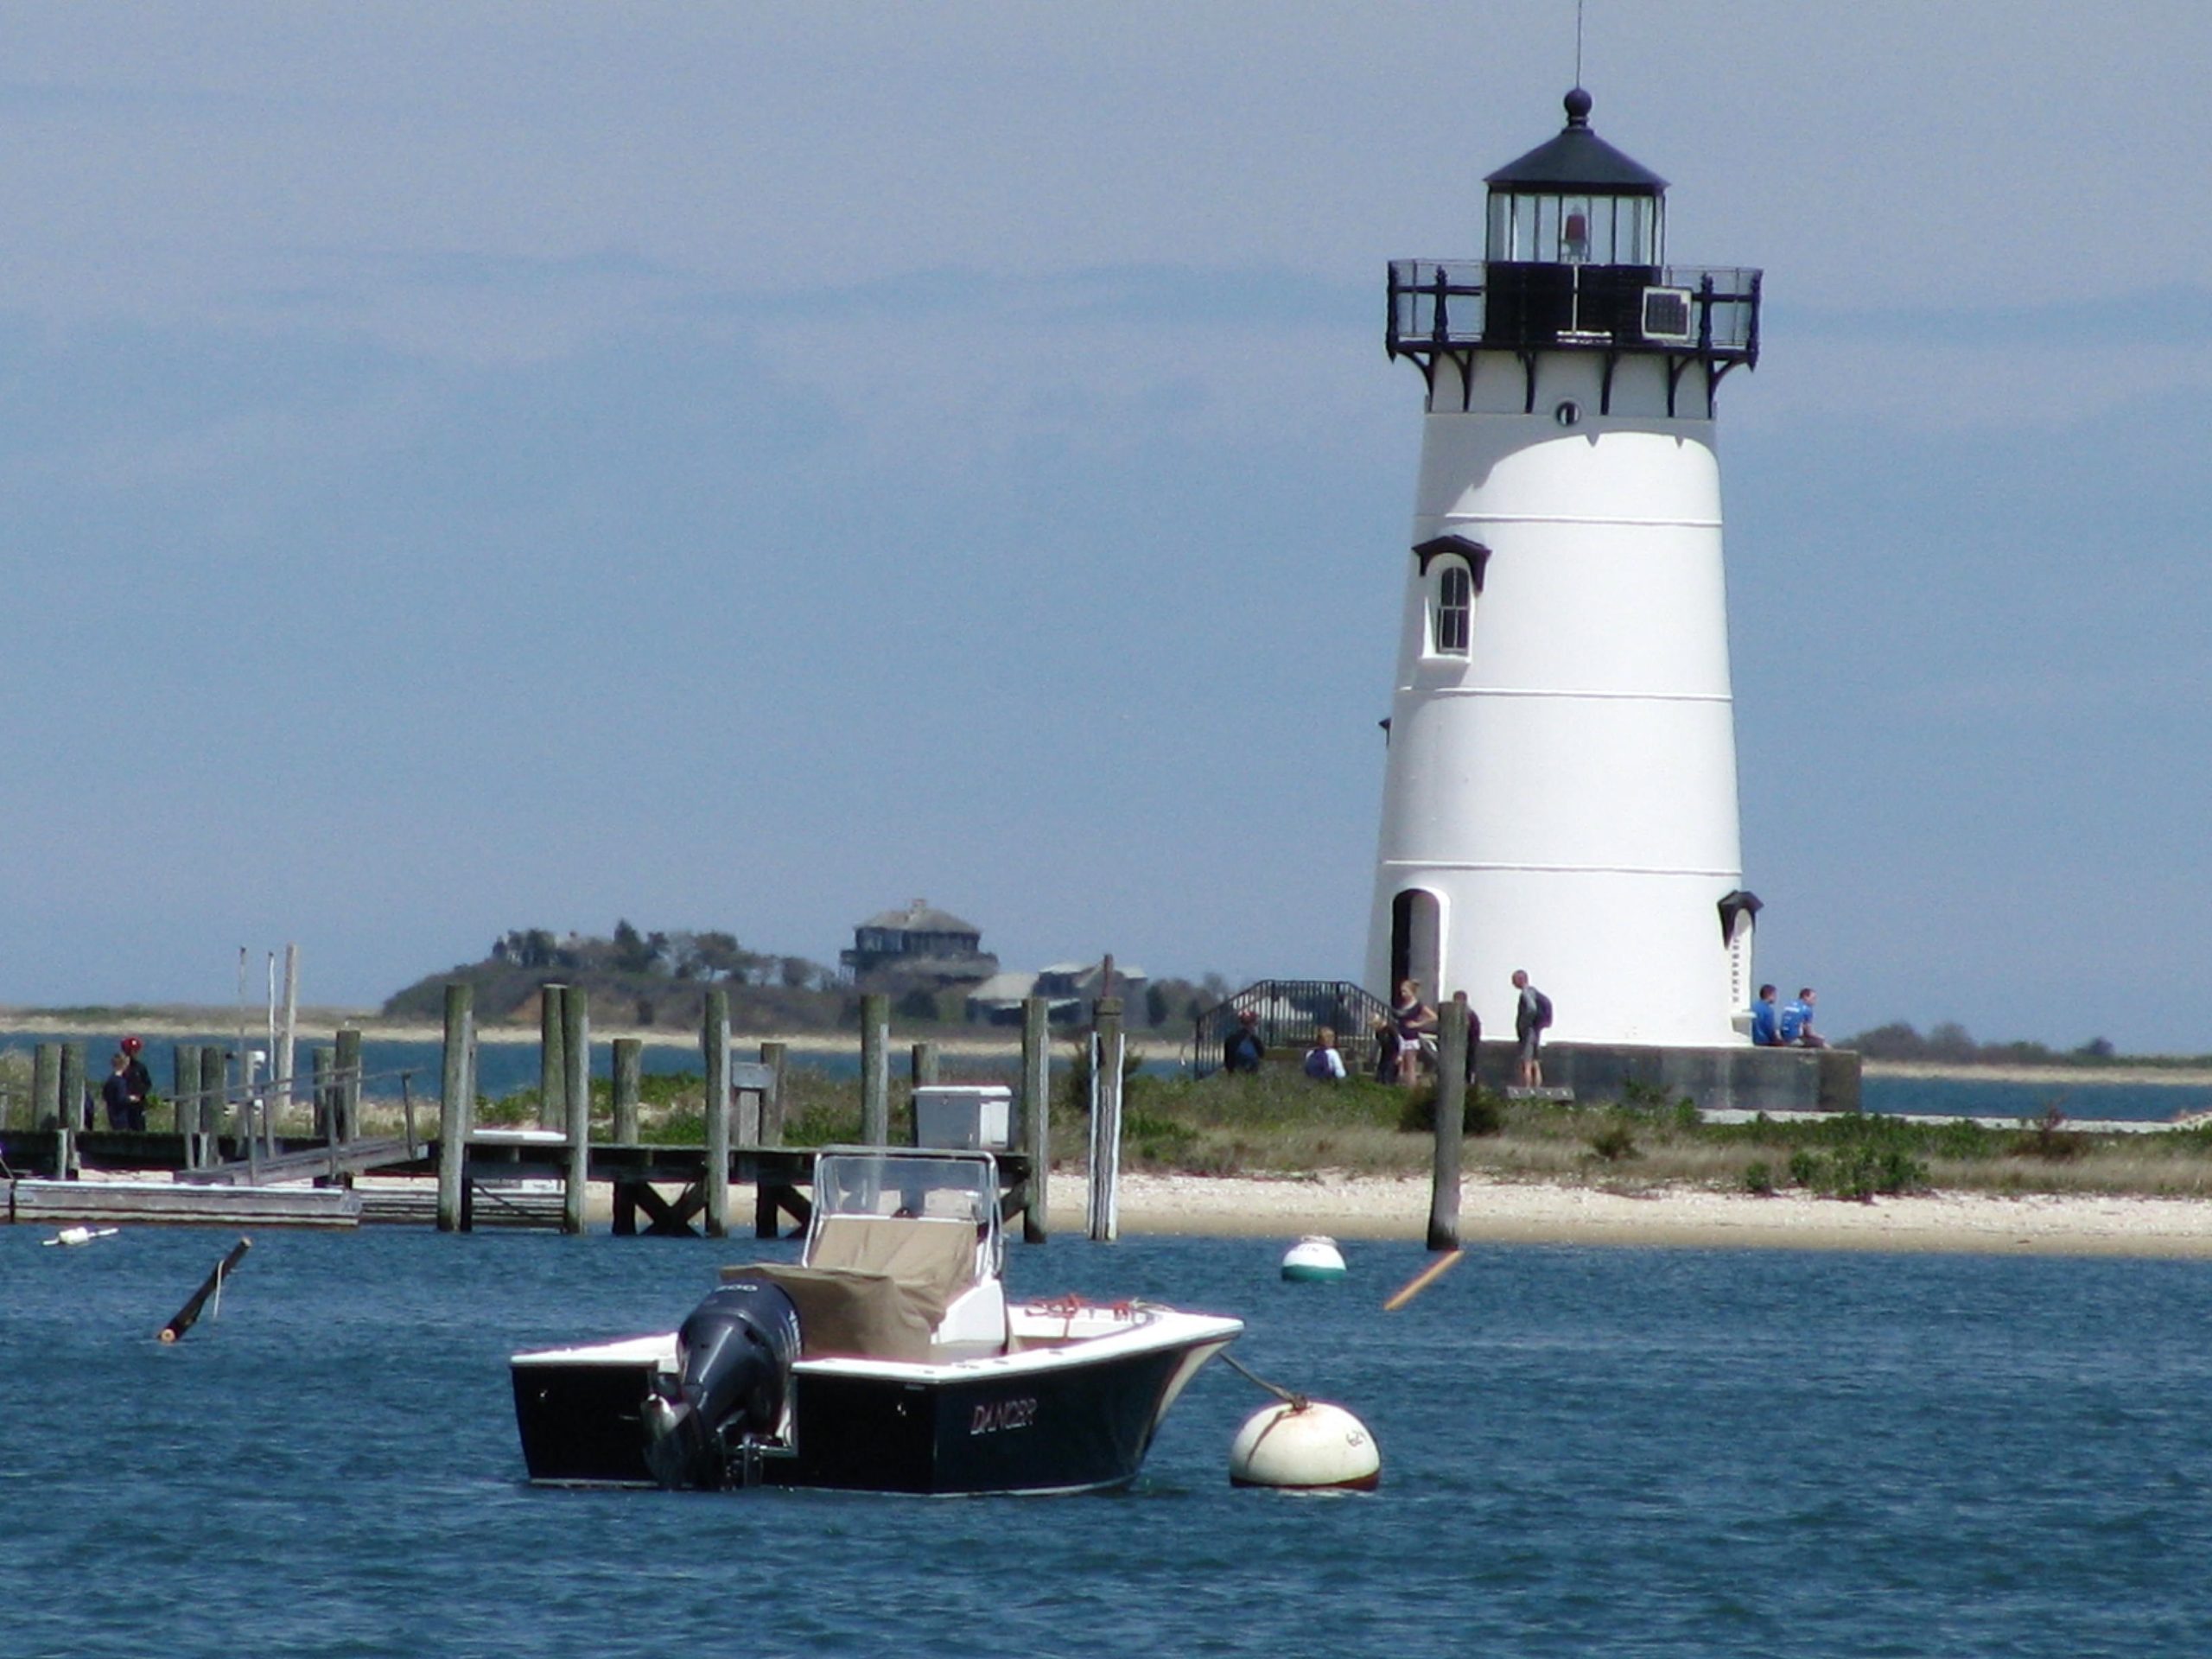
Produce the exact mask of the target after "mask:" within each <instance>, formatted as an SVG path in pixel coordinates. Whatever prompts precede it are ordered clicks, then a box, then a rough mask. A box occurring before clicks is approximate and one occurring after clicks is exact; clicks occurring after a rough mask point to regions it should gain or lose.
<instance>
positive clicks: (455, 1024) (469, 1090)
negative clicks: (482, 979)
mask: <svg viewBox="0 0 2212 1659" xmlns="http://www.w3.org/2000/svg"><path fill="white" fill-rule="evenodd" d="M475 996H476V990H475V987H474V986H472V985H470V984H468V983H467V982H464V981H461V980H452V981H449V982H448V983H447V985H446V1040H445V1066H444V1070H443V1071H442V1073H441V1074H440V1075H441V1082H440V1088H439V1096H438V1230H439V1231H440V1232H442V1233H452V1232H458V1231H460V1230H461V1223H462V1215H461V1210H462V1198H463V1196H464V1195H465V1193H466V1192H467V1186H468V1133H469V1130H470V1128H472V1127H473V1122H474V1118H475V1116H476V1113H475V1110H474V1108H475V1104H476V1102H475V1099H474V1080H473V1079H472V1077H471V1076H470V1070H471V1068H470V1065H469V1062H470V1060H471V1059H472V1058H474V1054H473V1045H472V1042H471V1039H472V1037H473V1035H474V1031H473V1027H474V1023H475V1020H474V1002H475Z"/></svg>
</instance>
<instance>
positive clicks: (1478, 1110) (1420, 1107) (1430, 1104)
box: [1383, 1083, 1505, 1135]
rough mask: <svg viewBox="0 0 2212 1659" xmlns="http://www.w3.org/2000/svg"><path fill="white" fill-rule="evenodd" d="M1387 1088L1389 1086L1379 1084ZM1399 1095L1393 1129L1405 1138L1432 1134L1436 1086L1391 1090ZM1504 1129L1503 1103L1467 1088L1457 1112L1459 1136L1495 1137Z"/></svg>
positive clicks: (1488, 1093)
mask: <svg viewBox="0 0 2212 1659" xmlns="http://www.w3.org/2000/svg"><path fill="white" fill-rule="evenodd" d="M1383 1086H1384V1087H1388V1086H1389V1085H1387V1084H1386V1085H1383ZM1394 1092H1395V1093H1396V1094H1398V1095H1399V1096H1400V1097H1401V1098H1400V1103H1399V1108H1398V1114H1397V1128H1398V1129H1399V1130H1400V1131H1401V1132H1402V1133H1403V1134H1406V1135H1434V1134H1435V1133H1436V1092H1437V1091H1436V1085H1435V1084H1433V1083H1429V1084H1422V1085H1421V1087H1420V1088H1417V1089H1406V1090H1394ZM1504 1128H1505V1102H1504V1101H1503V1099H1501V1098H1500V1097H1499V1096H1497V1095H1495V1094H1492V1093H1491V1091H1490V1090H1487V1089H1480V1088H1477V1089H1470V1090H1467V1096H1466V1099H1465V1103H1463V1104H1462V1106H1461V1107H1460V1110H1459V1133H1460V1134H1462V1135H1497V1134H1500V1133H1502V1132H1503V1130H1504Z"/></svg>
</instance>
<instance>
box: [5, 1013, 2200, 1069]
mask: <svg viewBox="0 0 2212 1659" xmlns="http://www.w3.org/2000/svg"><path fill="white" fill-rule="evenodd" d="M253 1016H254V1017H253V1018H252V1019H251V1020H249V1022H248V1023H247V1026H246V1028H245V1029H246V1034H247V1035H248V1036H251V1035H253V1034H254V1033H257V1032H262V1031H265V1030H266V1029H267V1014H265V1013H264V1011H263V1010H261V1009H258V1008H257V1009H255V1010H253ZM340 1026H358V1027H360V1029H361V1031H362V1033H363V1034H364V1035H365V1036H367V1037H370V1038H373V1039H380V1040H383V1041H385V1042H395V1043H435V1042H440V1041H442V1040H443V1039H444V1036H445V1033H444V1031H443V1029H442V1028H441V1027H437V1026H434V1025H428V1024H425V1023H423V1022H422V1021H419V1020H385V1019H383V1018H381V1017H380V1016H378V1015H376V1014H363V1013H360V1012H359V1011H357V1010H353V1009H347V1008H328V1007H315V1008H302V1009H301V1010H300V1014H299V1028H300V1031H301V1032H302V1034H303V1035H312V1036H313V1037H314V1038H315V1039H316V1040H323V1039H325V1037H326V1035H327V1033H330V1032H334V1031H335V1030H337V1029H338V1027H340ZM237 1028H238V1014H237V1011H236V1010H235V1009H228V1008H160V1009H147V1008H117V1009H114V1010H112V1011H111V1012H104V1013H103V1014H100V1015H99V1016H97V1017H80V1016H78V1015H75V1014H52V1013H48V1012H44V1011H41V1010H38V1009H34V1008H6V1007H0V1029H6V1030H8V1031H11V1032H15V1033H21V1034H22V1035H25V1036H33V1037H109V1036H114V1035H116V1034H118V1033H121V1032H123V1031H125V1030H129V1031H133V1032H136V1033H138V1034H139V1035H140V1036H142V1037H191V1036H200V1035H206V1034H208V1033H219V1032H224V1031H235V1030H236V1029H237ZM735 1034H736V1036H737V1038H738V1040H740V1041H741V1042H743V1043H746V1044H748V1045H750V1044H753V1043H759V1042H778V1043H783V1044H785V1046H788V1047H789V1049H790V1050H791V1052H792V1053H793V1054H795V1055H805V1054H822V1053H851V1052H855V1051H856V1050H857V1049H858V1047H859V1046H860V1038H859V1035H858V1033H854V1032H849V1031H799V1032H769V1033H761V1034H760V1035H758V1036H756V1035H754V1034H753V1033H751V1032H741V1033H735ZM592 1035H593V1037H594V1039H596V1040H599V1041H602V1042H603V1041H607V1040H608V1039H613V1038H616V1037H634V1038H636V1039H639V1041H641V1042H644V1043H645V1044H647V1045H649V1046H652V1047H655V1048H690V1049H696V1047H697V1046H698V1044H699V1039H698V1035H697V1033H695V1032H689V1031H674V1030H671V1029H669V1028H668V1027H664V1026H637V1025H632V1024H625V1023H619V1022H609V1023H607V1024H605V1025H601V1024H597V1023H594V1026H593V1028H592ZM1054 1037H1055V1039H1057V1040H1063V1041H1064V1040H1065V1033H1060V1032H1057V1031H1056V1032H1055V1033H1054ZM476 1039H477V1040H478V1041H479V1042H481V1043H499V1044H521V1043H534V1042H536V1041H537V1027H535V1026H531V1025H520V1024H515V1025H480V1026H479V1027H477V1028H476ZM893 1039H894V1041H897V1042H931V1043H935V1044H936V1045H937V1046H938V1052H939V1053H941V1054H945V1055H952V1056H967V1057H971V1058H1012V1057H1014V1056H1017V1055H1019V1054H1020V1052H1021V1042H1020V1038H1019V1037H1018V1036H1016V1035H1014V1033H1011V1032H1008V1033H1005V1034H1003V1035H1001V1034H999V1033H991V1034H988V1035H982V1034H979V1035H976V1036H964V1035H963V1036H952V1035H945V1034H943V1033H924V1034H920V1035H915V1034H912V1033H894V1038H893ZM1129 1040H1130V1042H1131V1044H1132V1045H1133V1046H1135V1047H1137V1048H1139V1049H1141V1050H1147V1051H1150V1050H1156V1049H1166V1050H1168V1051H1170V1052H1173V1051H1176V1050H1179V1049H1181V1048H1182V1047H1183V1046H1185V1045H1184V1039H1183V1038H1182V1036H1181V1035H1180V1033H1179V1030H1178V1031H1177V1032H1175V1033H1173V1034H1171V1033H1167V1032H1161V1031H1154V1030H1152V1029H1149V1028H1140V1029H1137V1030H1135V1031H1132V1032H1131V1033H1129ZM1863 1067H1864V1075H1866V1077H1909V1078H1915V1079H1925V1080H1928V1081H1929V1082H1948V1083H2021V1084H2050V1085H2053V1086H2059V1085H2063V1086H2067V1087H2075V1088H2081V1087H2088V1088H2094V1087H2098V1086H2100V1085H2104V1084H2113V1085H2116V1086H2126V1087H2135V1088H2156V1087H2162V1086H2170V1087H2172V1088H2177V1089H2203V1088H2208V1087H2212V1066H2206V1065H2189V1066H2182V1065H2173V1066H2164V1065H1957V1064H1951V1063H1947V1062H1943V1061H1937V1060H1873V1059H1870V1060H1866V1061H1865V1062H1864V1063H1863Z"/></svg>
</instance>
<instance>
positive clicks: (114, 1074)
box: [100, 1049, 130, 1129]
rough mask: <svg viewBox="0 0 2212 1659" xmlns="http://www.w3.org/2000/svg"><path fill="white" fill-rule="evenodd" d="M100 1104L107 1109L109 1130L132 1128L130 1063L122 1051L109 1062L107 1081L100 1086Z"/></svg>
mask: <svg viewBox="0 0 2212 1659" xmlns="http://www.w3.org/2000/svg"><path fill="white" fill-rule="evenodd" d="M100 1103H101V1104H103V1105H104V1106H105V1107H106V1108H107V1126H108V1128H111V1129H127V1128H130V1058H129V1057H128V1056H126V1055H125V1054H124V1052H123V1051H122V1050H121V1049H118V1050H117V1051H116V1054H115V1058H113V1059H111V1060H110V1061H109V1062H108V1069H107V1081H106V1082H105V1083H103V1084H100Z"/></svg>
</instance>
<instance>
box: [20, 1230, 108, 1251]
mask: <svg viewBox="0 0 2212 1659" xmlns="http://www.w3.org/2000/svg"><path fill="white" fill-rule="evenodd" d="M115 1235H116V1229H114V1228H112V1227H64V1228H63V1229H62V1230H60V1232H58V1233H56V1234H55V1235H54V1236H53V1237H52V1238H42V1239H41V1240H40V1241H39V1243H41V1244H44V1245H47V1246H48V1247H49V1248H50V1247H52V1246H54V1245H56V1244H89V1243H92V1241H93V1240H94V1239H96V1238H113V1237H114V1236H115Z"/></svg>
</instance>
